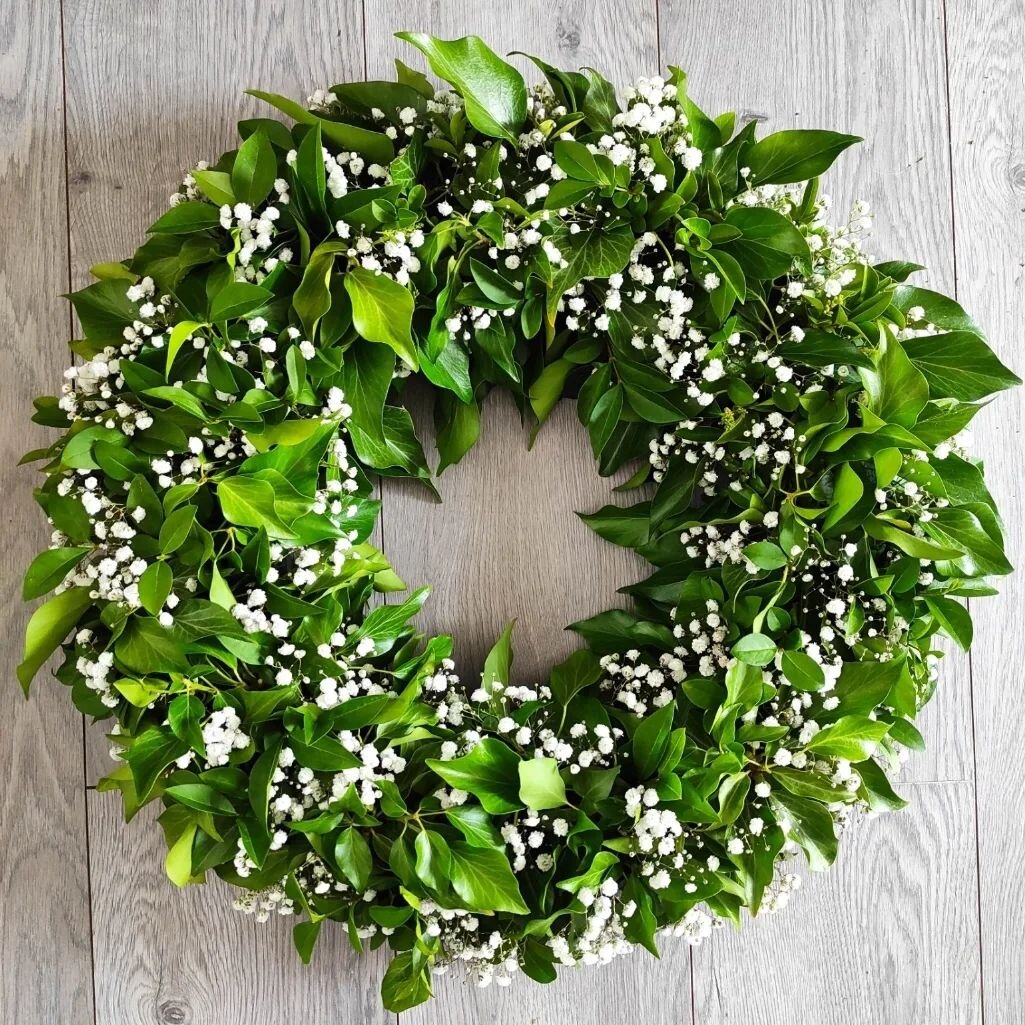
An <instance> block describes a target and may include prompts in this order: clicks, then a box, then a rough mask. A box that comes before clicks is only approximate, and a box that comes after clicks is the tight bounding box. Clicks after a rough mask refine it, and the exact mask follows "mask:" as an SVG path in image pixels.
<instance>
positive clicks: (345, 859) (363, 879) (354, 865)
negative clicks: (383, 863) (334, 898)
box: [335, 826, 374, 892]
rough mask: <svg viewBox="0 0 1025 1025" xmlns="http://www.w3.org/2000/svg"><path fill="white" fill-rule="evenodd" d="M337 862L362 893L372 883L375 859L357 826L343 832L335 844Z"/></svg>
mask: <svg viewBox="0 0 1025 1025" xmlns="http://www.w3.org/2000/svg"><path fill="white" fill-rule="evenodd" d="M335 861H337V862H338V867H339V868H340V869H341V870H342V874H343V875H344V876H345V878H346V879H348V880H349V882H350V883H352V885H353V886H354V887H355V888H356V889H357V890H358V891H359V892H362V891H363V890H365V889H366V888H367V883H368V882H369V881H370V873H371V872H372V871H373V867H374V858H373V855H372V854H371V853H370V846H369V844H368V843H367V841H366V840H365V839H364V837H363V834H362V833H360V831H359V830H358V829H356V827H355V826H349V828H348V829H344V830H342V832H341V833H340V834H339V835H338V839H337V841H336V842H335Z"/></svg>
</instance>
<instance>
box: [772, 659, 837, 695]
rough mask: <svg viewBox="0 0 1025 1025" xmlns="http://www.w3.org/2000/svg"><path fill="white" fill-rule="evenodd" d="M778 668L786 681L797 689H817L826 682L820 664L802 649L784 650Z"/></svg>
mask: <svg viewBox="0 0 1025 1025" xmlns="http://www.w3.org/2000/svg"><path fill="white" fill-rule="evenodd" d="M780 668H781V669H782V670H783V675H784V676H785V677H786V678H787V682H788V683H789V684H790V685H791V686H792V687H795V688H796V689H797V690H803V691H812V692H814V691H818V690H820V689H821V688H822V685H823V684H824V683H825V682H826V676H825V673H823V671H822V666H820V665H819V663H818V662H816V661H815V660H814V659H813V658H812V657H811V656H810V655H806V654H805V653H804V652H803V651H784V652H783V655H782V657H781V659H780Z"/></svg>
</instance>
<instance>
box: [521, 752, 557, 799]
mask: <svg viewBox="0 0 1025 1025" xmlns="http://www.w3.org/2000/svg"><path fill="white" fill-rule="evenodd" d="M519 773H520V800H521V801H522V802H523V803H524V804H525V805H526V806H527V807H528V808H531V809H533V810H534V811H545V810H546V809H548V808H561V807H563V805H565V804H566V784H565V783H563V781H562V776H560V775H559V763H558V762H557V761H556V760H555V759H554V758H536V757H535V758H529V759H526V760H524V761H522V762H520V764H519Z"/></svg>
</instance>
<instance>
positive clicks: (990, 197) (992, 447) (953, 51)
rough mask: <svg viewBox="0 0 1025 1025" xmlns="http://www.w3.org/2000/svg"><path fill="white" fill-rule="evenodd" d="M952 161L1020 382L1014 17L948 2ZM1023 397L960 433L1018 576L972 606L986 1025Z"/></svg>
mask: <svg viewBox="0 0 1025 1025" xmlns="http://www.w3.org/2000/svg"><path fill="white" fill-rule="evenodd" d="M947 11H948V17H949V23H948V26H947V43H948V47H949V61H950V114H951V124H952V132H951V152H952V154H953V157H952V165H953V182H954V212H955V227H956V234H957V295H958V299H959V300H960V301H961V302H962V304H964V305H965V306H966V308H967V309H969V310H971V311H972V312H973V313H974V314H975V315H976V317H977V319H978V320H979V322H980V323H981V324H982V326H983V327H984V328H985V330H986V332H987V334H988V336H989V340H990V344H991V345H992V346H993V347H994V349H996V351H997V352H998V353H999V354H1000V355H1001V357H1002V358H1003V359H1004V361H1005V362H1007V363H1008V364H1010V366H1011V367H1013V368H1014V369H1015V370H1016V371H1017V372H1018V373H1019V374H1022V373H1023V371H1025V360H1023V359H1022V356H1021V342H1020V339H1021V325H1022V322H1023V319H1025V297H1023V294H1022V286H1023V284H1025V270H1023V268H1025V79H1023V77H1022V70H1021V55H1022V49H1023V47H1025V12H1023V11H1022V8H1021V6H1020V5H1019V4H1017V3H1013V2H1008V0H1004V2H999V3H993V4H987V5H980V4H977V3H972V2H965V0H954V2H948V4H947ZM1023 415H1025V396H1023V395H1022V390H1021V389H1017V390H1015V391H1014V392H1011V393H1009V394H1005V395H1001V396H1000V397H999V401H998V402H997V403H996V404H995V406H994V407H993V408H992V409H989V410H985V411H984V412H983V413H982V414H980V416H979V417H978V419H977V421H976V422H975V423H974V424H973V426H972V435H973V437H974V441H973V445H972V447H973V449H974V450H975V451H976V452H978V453H980V454H984V455H985V457H986V470H987V474H986V478H987V483H989V485H990V488H991V490H992V492H993V495H994V497H995V498H996V500H997V502H998V504H999V507H1000V510H1001V512H1002V513H1003V516H1004V522H1005V525H1006V528H1007V535H1008V537H1007V541H1008V557H1009V558H1010V560H1011V562H1012V563H1014V564H1015V565H1016V566H1018V573H1017V574H1015V575H1014V576H1012V577H1010V578H1004V579H1003V580H1000V581H999V585H1000V591H1001V594H1000V598H999V599H985V600H979V601H974V602H972V612H973V614H974V616H975V621H976V631H975V637H976V640H975V647H974V649H973V655H972V670H973V678H974V698H975V750H976V786H977V799H978V832H979V848H978V856H979V874H980V879H979V886H980V918H981V923H982V975H983V993H984V1002H983V1003H984V1009H985V1015H986V1022H987V1025H1012V1023H1016V1022H1018V1021H1019V1020H1020V1019H1021V1015H1022V1010H1021V1008H1022V998H1023V994H1025V950H1023V948H1022V944H1021V939H1020V937H1021V935H1022V932H1023V931H1025V881H1023V877H1022V873H1021V870H1020V867H1019V866H1018V865H1017V864H1016V863H1017V861H1018V856H1017V855H1018V852H1019V851H1021V849H1022V847H1023V845H1025V824H1023V820H1022V817H1021V815H1020V814H1018V813H1017V812H1016V811H1015V810H1014V808H1015V804H1016V795H1017V794H1018V793H1020V792H1021V788H1022V787H1023V786H1025V765H1023V763H1022V758H1021V753H1020V752H1021V724H1022V721H1023V720H1025V693H1023V691H1022V688H1021V687H1020V686H1019V685H1018V684H1017V677H1018V669H1017V667H1018V666H1020V665H1021V664H1022V659H1023V655H1025V638H1023V634H1022V628H1021V623H1022V620H1023V618H1025V579H1023V577H1022V573H1021V566H1022V563H1023V561H1025V528H1023V524H1025V502H1023V493H1022V433H1021V432H1022V427H1021V424H1022V420H1023Z"/></svg>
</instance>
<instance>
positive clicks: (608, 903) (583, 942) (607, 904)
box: [547, 878, 637, 965]
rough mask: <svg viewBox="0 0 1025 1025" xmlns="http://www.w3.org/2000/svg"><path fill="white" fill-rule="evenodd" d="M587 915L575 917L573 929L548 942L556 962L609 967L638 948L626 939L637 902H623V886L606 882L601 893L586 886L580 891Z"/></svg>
mask: <svg viewBox="0 0 1025 1025" xmlns="http://www.w3.org/2000/svg"><path fill="white" fill-rule="evenodd" d="M576 897H577V900H578V901H579V902H580V904H581V905H582V906H583V914H577V915H574V916H573V918H574V923H573V928H571V929H568V930H565V931H563V932H559V933H557V934H556V935H555V936H551V937H549V939H548V941H547V942H548V946H549V948H550V949H551V951H552V954H553V955H554V957H555V960H556V962H558V963H559V964H563V965H575V964H585V965H597V964H608V963H609V962H610V961H611V960H613V959H614V958H617V957H620V956H621V955H623V954H629V953H630V952H631V951H632V950H633V949H634V945H633V944H632V943H631V942H630V941H629V940H628V939H627V938H626V922H627V920H628V919H630V918H632V917H633V916H634V914H635V913H636V911H637V906H636V904H634V902H633V901H628V902H626V903H625V904H624V903H623V902H622V901H620V900H619V883H617V882H616V880H615V879H611V878H610V879H606V880H604V882H602V884H601V886H600V887H599V888H598V890H597V892H596V891H595V890H593V889H591V888H589V887H584V888H583V889H581V890H579V891H578V892H577V895H576Z"/></svg>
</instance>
